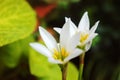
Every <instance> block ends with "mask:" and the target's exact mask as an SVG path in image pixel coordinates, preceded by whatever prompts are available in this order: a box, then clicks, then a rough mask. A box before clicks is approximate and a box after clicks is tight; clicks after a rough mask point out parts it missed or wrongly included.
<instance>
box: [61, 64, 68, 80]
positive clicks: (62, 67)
mask: <svg viewBox="0 0 120 80" xmlns="http://www.w3.org/2000/svg"><path fill="white" fill-rule="evenodd" d="M67 65H68V64H67V63H66V64H63V65H60V68H61V72H62V80H66V76H67Z"/></svg>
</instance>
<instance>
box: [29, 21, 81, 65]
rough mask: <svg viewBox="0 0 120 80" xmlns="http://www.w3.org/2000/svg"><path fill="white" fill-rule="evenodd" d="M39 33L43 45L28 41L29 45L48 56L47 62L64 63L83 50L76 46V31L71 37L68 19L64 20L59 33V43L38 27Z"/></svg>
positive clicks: (77, 36) (77, 39)
mask: <svg viewBox="0 0 120 80" xmlns="http://www.w3.org/2000/svg"><path fill="white" fill-rule="evenodd" d="M39 32H40V35H41V37H42V39H43V41H44V43H45V46H44V45H42V44H39V43H30V46H31V47H32V48H34V49H35V50H36V51H38V52H39V53H41V54H43V55H45V56H46V57H48V60H49V62H51V63H56V64H65V63H67V62H68V61H69V60H71V59H73V58H75V57H77V56H79V55H80V54H81V53H82V52H83V51H82V50H80V49H78V48H76V47H77V44H78V43H79V35H80V33H77V34H75V35H73V36H72V37H71V35H70V33H71V32H70V21H69V20H68V21H66V23H65V24H64V25H63V28H62V30H61V33H60V38H59V41H60V42H59V43H57V42H56V40H55V38H54V37H53V36H52V35H51V34H50V33H49V32H48V31H46V30H45V29H44V28H42V27H39Z"/></svg>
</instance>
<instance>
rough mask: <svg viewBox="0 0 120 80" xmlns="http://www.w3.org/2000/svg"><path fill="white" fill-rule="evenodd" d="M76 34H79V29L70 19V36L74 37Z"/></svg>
mask: <svg viewBox="0 0 120 80" xmlns="http://www.w3.org/2000/svg"><path fill="white" fill-rule="evenodd" d="M76 32H78V30H77V27H76V25H75V24H74V23H73V22H72V21H71V19H70V35H71V36H73V35H74V34H75V33H76Z"/></svg>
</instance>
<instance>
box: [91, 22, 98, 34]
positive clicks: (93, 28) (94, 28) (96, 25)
mask: <svg viewBox="0 0 120 80" xmlns="http://www.w3.org/2000/svg"><path fill="white" fill-rule="evenodd" d="M99 22H100V21H97V22H96V23H95V25H94V26H93V27H92V28H91V29H90V34H91V33H94V32H95V30H96V29H97V27H98V24H99Z"/></svg>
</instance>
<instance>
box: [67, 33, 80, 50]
mask: <svg viewBox="0 0 120 80" xmlns="http://www.w3.org/2000/svg"><path fill="white" fill-rule="evenodd" d="M79 41H80V33H76V34H74V35H73V36H72V37H71V38H70V39H69V41H68V43H67V50H68V51H69V52H72V51H73V50H74V49H75V48H76V46H77V45H78V44H79Z"/></svg>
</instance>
